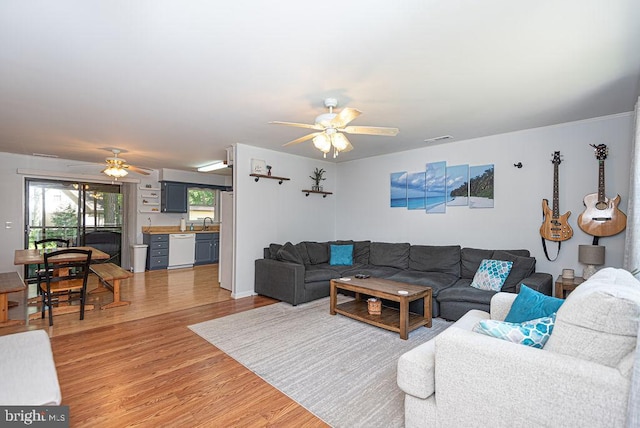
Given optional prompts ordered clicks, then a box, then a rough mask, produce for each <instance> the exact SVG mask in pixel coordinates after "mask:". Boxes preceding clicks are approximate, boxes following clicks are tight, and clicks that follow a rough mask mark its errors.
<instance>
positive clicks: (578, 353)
mask: <svg viewBox="0 0 640 428" xmlns="http://www.w3.org/2000/svg"><path fill="white" fill-rule="evenodd" d="M639 319H640V281H638V280H636V279H635V278H634V277H633V276H632V275H631V274H630V273H629V272H627V271H625V270H623V269H614V268H606V269H602V270H601V271H599V272H597V273H596V274H595V275H593V276H592V277H591V278H589V280H587V281H585V282H584V283H582V284H580V285H579V286H578V287H577V288H576V289H575V290H574V291H573V292H572V293H571V294H570V295H569V296H568V297H567V299H566V300H565V302H564V303H563V304H562V306H560V309H559V310H558V313H557V315H556V324H555V327H554V331H553V334H552V335H551V338H549V341H548V342H547V344H546V345H545V348H544V349H545V350H548V351H551V352H557V353H559V354H565V355H571V356H573V357H576V358H580V359H583V360H588V361H593V362H595V363H598V364H602V365H605V366H609V367H615V368H618V369H619V370H621V374H623V375H628V370H622V368H621V367H620V366H621V365H625V361H627V360H628V355H629V353H631V352H635V347H636V339H637V336H638V322H639ZM624 371H626V372H627V373H624Z"/></svg>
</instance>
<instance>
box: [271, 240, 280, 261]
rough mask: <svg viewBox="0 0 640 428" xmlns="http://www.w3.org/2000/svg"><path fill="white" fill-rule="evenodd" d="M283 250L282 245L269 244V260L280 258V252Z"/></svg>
mask: <svg viewBox="0 0 640 428" xmlns="http://www.w3.org/2000/svg"><path fill="white" fill-rule="evenodd" d="M280 248H282V244H273V243H272V244H269V258H270V259H272V260H276V259H277V258H278V250H279V249H280Z"/></svg>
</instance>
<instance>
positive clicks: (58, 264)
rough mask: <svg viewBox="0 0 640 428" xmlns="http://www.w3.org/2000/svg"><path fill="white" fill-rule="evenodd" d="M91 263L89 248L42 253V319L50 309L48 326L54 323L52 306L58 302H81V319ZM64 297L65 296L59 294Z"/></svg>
mask: <svg viewBox="0 0 640 428" xmlns="http://www.w3.org/2000/svg"><path fill="white" fill-rule="evenodd" d="M90 264H91V250H81V249H78V248H67V249H62V250H58V251H52V252H50V253H45V254H44V273H43V274H42V275H40V276H39V278H38V288H39V289H40V291H41V292H42V297H43V299H42V318H44V311H45V308H49V325H50V326H51V325H53V306H54V304H55V305H59V304H60V302H61V301H65V302H67V303H68V304H71V303H72V302H73V301H80V319H81V320H83V319H84V306H85V301H86V297H87V278H88V277H89V265H90ZM63 296H66V297H65V299H61V297H63Z"/></svg>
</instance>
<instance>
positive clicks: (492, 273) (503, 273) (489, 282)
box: [471, 259, 513, 291]
mask: <svg viewBox="0 0 640 428" xmlns="http://www.w3.org/2000/svg"><path fill="white" fill-rule="evenodd" d="M511 266H513V262H508V261H505V260H487V259H484V260H482V263H480V267H479V268H478V270H477V271H476V274H475V275H474V276H473V281H471V286H472V287H475V288H479V289H480V290H491V291H500V289H501V288H502V284H504V281H505V280H506V279H507V277H508V276H509V272H511Z"/></svg>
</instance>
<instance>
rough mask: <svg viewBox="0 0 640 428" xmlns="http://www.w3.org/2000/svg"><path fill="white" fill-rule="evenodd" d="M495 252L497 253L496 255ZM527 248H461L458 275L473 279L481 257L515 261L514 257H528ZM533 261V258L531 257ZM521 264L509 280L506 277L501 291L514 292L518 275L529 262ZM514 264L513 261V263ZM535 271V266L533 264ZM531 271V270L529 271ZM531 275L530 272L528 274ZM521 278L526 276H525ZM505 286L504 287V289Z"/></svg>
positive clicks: (524, 269)
mask: <svg viewBox="0 0 640 428" xmlns="http://www.w3.org/2000/svg"><path fill="white" fill-rule="evenodd" d="M496 253H497V255H496ZM529 256H530V253H529V250H495V251H494V250H484V249H479V248H463V249H462V251H461V255H460V277H461V278H467V279H473V276H474V275H475V274H476V272H477V271H478V268H479V267H480V263H482V260H483V259H494V260H505V261H508V262H515V260H514V257H529ZM533 262H534V263H535V259H533ZM521 263H522V265H519V266H518V269H517V271H516V274H515V275H514V276H513V278H512V279H511V280H509V278H507V281H505V283H504V284H503V286H502V291H510V292H515V287H516V285H517V284H518V282H519V281H518V278H517V277H518V276H520V275H521V273H522V272H523V271H526V270H527V269H526V266H527V265H528V264H529V263H530V261H529V262H526V261H524V260H522V261H521ZM514 264H515V263H514ZM534 271H535V266H534ZM531 273H533V272H531ZM529 275H531V274H529ZM529 275H526V276H523V277H522V278H526V277H527V276H529ZM505 287H506V289H505Z"/></svg>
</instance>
